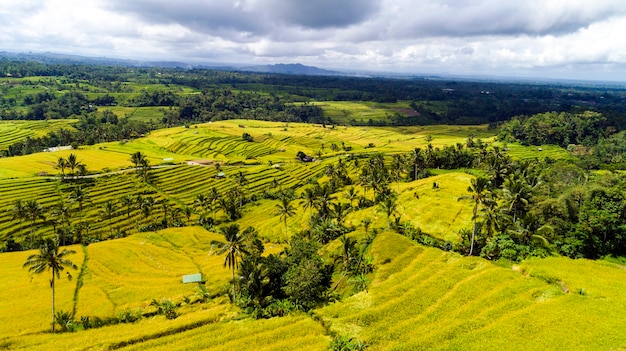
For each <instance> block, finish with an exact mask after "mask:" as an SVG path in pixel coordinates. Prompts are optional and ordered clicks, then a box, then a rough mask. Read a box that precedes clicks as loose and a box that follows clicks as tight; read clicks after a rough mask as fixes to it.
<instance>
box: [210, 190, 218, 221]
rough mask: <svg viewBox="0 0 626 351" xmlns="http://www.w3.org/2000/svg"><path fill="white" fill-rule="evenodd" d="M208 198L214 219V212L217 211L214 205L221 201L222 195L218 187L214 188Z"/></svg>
mask: <svg viewBox="0 0 626 351" xmlns="http://www.w3.org/2000/svg"><path fill="white" fill-rule="evenodd" d="M207 197H208V199H209V205H210V206H211V219H214V218H213V216H214V213H213V210H214V209H215V207H214V204H215V203H216V202H217V201H218V200H219V199H220V193H219V191H218V190H217V188H216V187H212V188H211V191H209V195H208V196H207Z"/></svg>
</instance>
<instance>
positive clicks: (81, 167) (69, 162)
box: [55, 154, 87, 179]
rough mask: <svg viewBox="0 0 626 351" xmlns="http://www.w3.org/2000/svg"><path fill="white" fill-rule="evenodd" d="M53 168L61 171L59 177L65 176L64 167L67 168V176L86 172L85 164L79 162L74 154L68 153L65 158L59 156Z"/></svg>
mask: <svg viewBox="0 0 626 351" xmlns="http://www.w3.org/2000/svg"><path fill="white" fill-rule="evenodd" d="M55 168H56V169H58V170H60V171H61V179H64V178H65V176H66V174H65V170H66V169H67V170H69V173H68V174H67V176H69V177H71V178H75V177H76V176H84V175H86V174H87V166H86V165H85V164H84V163H82V162H80V161H79V160H78V158H77V157H76V155H75V154H70V155H69V156H68V157H67V158H63V157H59V159H58V160H57V163H56V165H55Z"/></svg>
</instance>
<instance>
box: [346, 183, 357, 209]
mask: <svg viewBox="0 0 626 351" xmlns="http://www.w3.org/2000/svg"><path fill="white" fill-rule="evenodd" d="M343 196H345V198H346V200H348V201H350V207H354V206H352V203H353V202H354V200H356V198H357V197H358V196H359V194H358V192H357V191H356V188H355V187H353V186H351V187H349V188H348V190H346V192H345V193H343Z"/></svg>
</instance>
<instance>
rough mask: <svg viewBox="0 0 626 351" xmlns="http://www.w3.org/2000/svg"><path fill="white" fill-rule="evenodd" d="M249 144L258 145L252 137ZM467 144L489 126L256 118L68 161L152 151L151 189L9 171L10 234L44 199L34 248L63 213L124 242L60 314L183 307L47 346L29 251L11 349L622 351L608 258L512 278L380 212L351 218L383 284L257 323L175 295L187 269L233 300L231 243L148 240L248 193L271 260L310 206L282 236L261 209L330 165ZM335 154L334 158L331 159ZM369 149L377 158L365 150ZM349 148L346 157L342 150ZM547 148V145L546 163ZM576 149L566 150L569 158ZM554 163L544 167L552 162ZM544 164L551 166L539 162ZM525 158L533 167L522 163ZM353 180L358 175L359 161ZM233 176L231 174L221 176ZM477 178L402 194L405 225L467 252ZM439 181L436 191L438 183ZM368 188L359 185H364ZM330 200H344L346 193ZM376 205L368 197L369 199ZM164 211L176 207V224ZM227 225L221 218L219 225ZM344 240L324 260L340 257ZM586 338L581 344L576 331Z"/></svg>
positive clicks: (4, 229) (280, 226)
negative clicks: (18, 207)
mask: <svg viewBox="0 0 626 351" xmlns="http://www.w3.org/2000/svg"><path fill="white" fill-rule="evenodd" d="M243 132H247V133H249V134H251V135H252V136H253V138H254V142H245V141H243V140H242V139H241V134H242V133H243ZM470 134H473V135H476V136H477V137H481V138H484V139H485V140H487V141H488V142H490V141H491V140H492V139H491V137H492V134H491V132H490V131H487V130H486V128H485V127H484V126H481V127H456V126H439V127H411V128H393V129H392V128H371V127H350V128H348V127H335V128H329V127H327V128H323V127H322V126H315V125H304V124H285V123H271V122H262V121H224V122H217V123H210V124H202V125H197V126H191V127H190V128H183V127H178V128H170V129H164V130H159V131H155V132H153V133H151V134H150V135H148V136H147V137H145V138H140V139H136V140H132V141H129V142H126V143H107V144H99V145H94V146H92V147H85V148H83V149H81V150H73V151H71V152H72V153H75V154H77V155H78V158H79V160H81V162H84V163H85V164H86V165H87V166H88V169H90V170H93V171H95V172H107V171H109V170H120V169H124V168H127V167H130V161H129V158H130V154H132V153H134V152H136V151H141V152H143V153H145V154H146V155H147V156H148V158H149V160H150V164H151V165H161V164H163V165H165V167H163V168H155V169H152V170H150V182H149V183H148V184H146V183H144V182H143V181H142V180H141V179H140V178H138V177H137V176H136V175H135V174H134V172H133V171H127V172H124V173H119V174H109V175H103V176H100V177H96V178H93V179H82V180H66V181H64V182H60V181H59V180H58V179H56V178H54V177H52V176H49V177H37V176H34V174H36V173H37V172H39V171H41V170H46V171H48V172H50V173H51V174H55V173H56V172H57V171H56V170H54V169H53V168H52V165H53V164H54V162H55V161H56V159H57V158H58V157H61V156H62V157H67V156H68V155H69V153H70V151H62V152H53V153H46V154H35V155H29V156H24V157H20V158H11V159H0V193H1V194H2V196H1V197H0V210H1V211H0V239H1V240H3V241H6V240H7V239H9V238H13V239H15V240H16V241H18V242H20V241H22V242H24V241H26V240H28V237H29V235H30V229H31V225H32V224H33V223H31V222H30V221H28V220H25V221H21V222H20V221H19V220H16V219H12V213H11V211H10V209H11V207H12V206H13V203H14V201H16V200H29V199H36V200H37V201H38V202H39V203H40V204H41V205H42V206H43V207H44V208H45V209H46V219H45V220H44V219H38V220H36V221H35V223H34V224H35V225H34V226H33V229H34V232H33V234H34V236H36V237H38V236H50V235H51V234H52V230H53V226H52V224H51V222H50V221H51V220H52V219H54V218H55V215H53V213H52V211H51V210H52V208H53V207H54V206H55V205H57V204H58V203H60V202H63V203H65V204H66V205H67V206H68V207H69V208H70V212H71V218H70V222H71V224H72V226H76V225H77V224H79V223H88V226H87V229H86V230H85V232H84V233H83V235H85V236H86V237H88V238H90V239H93V241H97V240H99V239H105V238H108V237H109V236H116V235H118V233H119V234H123V235H121V236H125V235H127V234H132V235H130V236H127V237H124V238H121V239H115V240H108V241H102V242H97V243H92V244H90V245H88V246H84V247H80V246H74V247H72V248H73V249H74V250H76V251H77V254H75V255H73V256H72V257H71V258H72V260H73V261H74V262H75V263H76V264H77V265H78V266H82V270H81V271H80V272H74V278H75V280H73V281H72V282H68V281H67V280H65V279H63V280H61V281H59V282H58V285H57V309H58V310H64V311H70V310H72V309H76V316H77V319H79V318H80V316H90V317H91V318H96V317H97V318H102V319H105V318H114V317H115V316H116V315H117V314H118V313H121V312H124V311H137V310H140V311H143V312H149V311H152V310H151V309H153V308H154V307H150V306H149V304H150V302H151V301H152V299H157V300H159V299H171V300H172V301H175V302H179V303H181V304H182V306H181V307H180V309H179V312H180V316H179V317H178V318H177V319H175V320H167V319H165V318H164V317H163V316H152V317H146V318H144V319H142V320H141V321H139V322H136V323H132V324H120V325H110V326H106V327H102V328H97V329H90V330H87V331H79V332H76V333H63V334H49V333H45V332H44V331H46V330H47V329H48V328H49V323H50V321H49V313H48V311H49V298H50V290H49V288H48V283H47V278H46V277H44V276H35V277H32V278H31V277H30V276H29V275H28V273H27V272H26V270H25V269H22V268H21V267H22V264H23V262H24V261H25V259H26V257H27V255H28V254H30V253H32V251H25V252H14V253H5V254H2V255H0V266H2V267H5V268H4V270H3V273H5V274H4V277H5V279H4V280H3V281H2V282H0V308H2V309H3V310H5V311H8V310H10V311H11V312H12V313H6V314H5V315H4V316H3V317H2V319H1V320H0V322H1V323H0V348H6V349H23V350H49V349H67V350H86V349H122V350H123V349H128V350H139V349H155V350H187V349H208V350H226V349H228V350H232V349H242V350H284V349H290V350H292V349H293V350H297V349H302V350H324V349H327V348H328V346H329V343H330V341H331V340H332V338H333V336H332V335H347V336H349V337H354V338H356V339H359V340H362V341H363V342H365V343H367V344H368V345H369V348H368V349H371V350H389V349H394V350H419V349H435V350H485V349H513V350H515V349H518V350H546V349H551V350H552V349H555V350H558V349H562V350H571V349H589V350H615V349H619V347H622V348H624V347H626V335H625V334H624V332H623V327H622V324H623V323H622V322H623V306H626V297H624V293H623V292H624V291H626V286H625V284H626V270H625V269H624V268H623V267H621V266H619V265H616V264H612V263H607V262H603V261H598V262H593V261H586V260H577V261H573V260H569V259H564V258H548V259H533V260H528V261H525V262H523V263H522V264H520V265H519V266H515V267H502V266H497V265H494V264H492V263H491V262H488V261H486V260H483V259H480V258H475V257H472V258H467V257H462V256H460V255H458V254H455V253H451V252H444V251H441V250H438V249H433V248H427V247H422V246H419V245H416V244H414V243H413V242H411V241H410V240H409V239H407V238H405V237H402V236H399V235H397V234H392V233H390V232H387V231H385V229H386V227H387V218H386V216H385V214H384V213H383V212H382V211H381V210H380V209H379V208H377V206H374V207H371V208H366V209H359V210H355V211H353V212H351V213H349V214H348V215H347V217H346V219H345V223H346V225H348V226H352V227H354V228H355V231H354V232H353V233H351V234H350V235H351V236H354V237H356V238H359V237H361V236H364V234H365V231H364V228H363V226H362V224H361V221H362V219H364V218H370V219H372V224H371V228H376V229H377V231H381V233H380V234H378V236H377V237H376V239H375V241H374V243H373V246H372V248H371V249H370V251H371V254H372V255H373V256H374V266H375V272H374V273H372V274H370V275H369V276H368V279H369V281H370V282H371V284H370V285H369V287H368V289H367V291H364V292H360V293H358V294H355V295H353V296H350V297H345V298H343V299H342V300H339V301H337V302H334V303H332V304H331V305H329V306H326V307H323V308H320V309H318V310H315V311H313V312H312V313H311V314H303V313H294V314H291V315H289V316H287V317H281V318H272V319H269V320H254V319H251V318H248V317H247V316H245V315H243V314H241V311H239V310H238V309H237V308H235V307H233V306H232V305H230V304H229V303H228V301H226V298H225V297H224V296H223V295H221V296H222V297H216V298H215V299H214V300H211V301H209V302H207V303H194V301H195V299H196V296H197V292H198V288H197V287H196V286H195V285H193V284H192V285H187V284H182V283H181V277H182V275H184V274H191V273H196V272H202V273H203V276H204V277H205V279H206V287H207V289H208V290H209V292H210V293H211V294H212V296H220V295H219V293H220V292H223V291H224V289H226V288H227V284H228V281H229V279H230V271H229V270H227V269H225V268H224V267H223V262H224V261H223V257H219V256H213V255H210V253H211V252H212V249H211V245H210V242H211V241H212V240H220V239H222V237H221V236H220V235H218V234H216V233H214V232H209V231H207V230H205V229H203V228H200V227H189V226H187V227H183V228H170V229H166V230H163V231H156V232H155V231H153V230H151V231H147V232H144V233H138V231H139V229H140V228H141V227H143V226H146V225H149V224H151V223H158V222H159V221H160V220H161V219H162V218H163V217H164V216H165V208H164V207H163V206H162V205H161V203H167V204H168V205H169V207H168V211H173V210H174V209H175V208H178V209H183V208H186V207H188V208H192V209H193V211H192V213H191V216H190V218H189V219H188V218H185V216H184V215H181V219H182V220H183V221H184V222H185V223H193V222H194V221H195V220H196V219H198V218H199V216H200V213H201V210H200V209H197V208H196V206H195V205H194V200H195V198H196V196H197V195H198V194H205V195H206V194H208V193H209V191H211V189H213V188H215V189H217V190H218V192H219V193H222V194H223V193H225V192H226V191H228V190H229V189H231V188H232V187H234V186H236V185H237V175H238V174H239V172H241V173H243V174H244V175H245V178H246V184H244V185H243V186H242V189H243V191H244V192H245V193H246V194H247V195H248V196H255V197H257V200H255V201H252V202H251V203H249V204H247V205H245V206H244V208H243V217H242V218H241V219H239V220H238V223H239V225H240V227H242V228H245V227H247V226H254V227H255V228H256V229H257V230H258V231H259V235H260V237H261V238H262V239H263V240H264V242H265V245H266V249H267V252H268V253H277V252H279V251H280V250H281V249H282V245H281V243H283V242H285V241H286V240H288V239H289V236H290V235H293V233H297V232H299V231H301V230H302V229H305V228H308V225H309V216H310V211H308V210H305V209H304V208H303V206H302V204H300V202H299V200H295V201H294V202H293V204H294V206H295V207H296V211H295V215H293V216H292V217H290V218H288V221H287V230H285V226H284V223H283V222H282V221H281V220H280V218H279V217H278V216H276V215H275V211H276V204H277V203H278V201H277V200H271V199H262V195H263V194H264V193H265V192H275V191H278V190H279V189H280V188H283V189H287V188H293V189H294V190H295V192H296V195H299V194H300V193H301V192H302V191H303V189H305V188H306V187H308V186H311V184H312V183H314V182H315V181H316V180H318V179H321V180H324V179H326V178H325V177H326V176H325V175H324V169H325V167H326V166H327V165H331V164H335V163H336V162H337V161H338V160H339V159H340V158H343V157H345V155H346V154H347V153H352V154H356V155H359V154H370V153H374V152H384V153H399V152H407V151H411V150H413V148H415V147H422V148H423V147H425V145H426V144H427V141H426V139H427V136H431V137H432V138H433V140H432V143H433V145H434V146H436V147H440V146H444V145H454V144H456V143H463V142H464V141H465V139H466V138H467V136H468V135H470ZM332 144H335V146H338V149H339V150H337V151H333V147H332ZM370 144H373V145H374V146H373V147H371V146H370ZM345 146H350V147H351V148H352V149H351V150H350V151H344V150H342V149H341V147H345ZM509 147H510V148H511V153H512V154H515V155H517V156H516V157H521V158H527V157H526V156H524V153H528V155H532V154H533V153H534V152H533V150H532V149H528V148H524V147H522V146H518V145H514V146H509ZM298 151H303V152H305V153H307V154H309V155H314V156H316V157H317V155H316V154H317V153H318V152H319V153H321V154H322V158H321V159H319V160H316V161H315V162H312V163H303V162H300V161H297V160H296V154H297V152H298ZM535 151H536V150H535ZM543 152H548V153H549V155H552V156H550V157H555V158H559V157H567V152H566V151H562V150H560V149H544V151H543ZM563 152H565V154H563ZM542 155H544V154H542ZM545 155H548V154H545ZM528 157H531V156H528ZM198 159H202V160H211V161H219V165H220V166H219V170H218V168H217V167H216V166H214V165H206V166H203V165H187V164H185V163H184V161H187V160H198ZM349 167H351V166H349ZM218 172H223V173H224V177H217V175H218ZM471 178H472V176H471V175H470V174H466V173H461V172H458V171H455V172H441V173H440V174H439V175H436V176H434V177H431V178H428V179H423V180H418V181H414V182H400V183H392V184H391V185H390V186H391V188H392V189H393V190H395V191H397V192H398V193H399V194H400V195H399V199H398V200H399V201H398V203H399V204H400V206H399V207H398V210H397V212H398V213H397V215H399V216H401V218H402V220H403V221H404V220H406V221H409V222H410V223H411V224H413V225H414V226H415V227H419V228H420V229H421V230H423V231H424V232H425V233H428V234H430V235H432V236H434V237H436V238H439V239H442V240H445V241H449V242H451V243H454V242H457V241H458V240H459V238H458V234H457V233H458V231H459V230H461V229H463V228H469V226H470V224H471V209H472V206H471V203H470V202H469V201H459V198H460V197H461V196H463V195H466V194H467V186H468V184H469V183H470V179H471ZM433 182H437V183H438V184H439V187H436V188H435V187H433V186H432V184H433ZM78 186H80V187H81V189H82V190H83V191H84V192H85V193H86V195H87V196H86V200H85V203H84V204H83V207H84V210H83V211H82V212H81V211H79V204H78V203H77V202H75V201H72V200H71V197H70V194H71V192H72V191H74V190H75V189H76V188H77V187H78ZM355 188H356V190H357V192H359V193H362V192H363V191H364V189H363V188H362V187H361V186H359V185H355ZM344 190H345V189H343V190H342V192H338V193H336V194H333V196H334V197H335V198H336V199H338V201H340V202H344V203H347V202H349V200H348V199H347V198H346V197H345V195H344V193H343V191H344ZM129 195H130V196H131V197H132V198H133V199H136V198H137V197H138V196H142V197H152V198H154V199H155V202H156V203H155V205H154V207H153V208H152V210H151V211H150V213H148V214H147V215H146V214H144V213H142V212H141V211H140V209H138V208H137V207H136V206H135V205H132V206H131V207H128V206H127V205H124V204H122V203H121V201H120V200H121V199H123V198H125V197H127V196H129ZM366 196H368V197H369V196H372V195H371V190H369V193H366ZM107 202H113V203H114V204H115V205H116V207H115V211H114V214H113V216H112V217H111V218H110V219H107V218H105V217H103V216H102V214H101V209H102V208H103V207H104V205H105V204H106V203H107ZM170 213H171V212H170ZM210 215H211V216H212V217H214V218H216V219H217V220H218V221H225V218H226V216H225V214H224V213H223V212H222V211H221V210H213V212H212V213H211V214H210ZM339 245H340V243H339V242H338V241H336V242H332V243H330V244H329V245H328V246H327V247H325V248H324V250H323V251H324V253H326V254H328V253H329V252H334V251H336V250H335V249H337V248H339ZM572 330H576V331H577V332H576V333H572Z"/></svg>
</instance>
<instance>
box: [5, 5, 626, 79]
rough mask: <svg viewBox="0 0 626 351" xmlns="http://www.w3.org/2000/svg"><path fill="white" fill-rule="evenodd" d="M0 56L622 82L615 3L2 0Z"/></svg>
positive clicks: (625, 66) (622, 36)
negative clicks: (21, 54)
mask: <svg viewBox="0 0 626 351" xmlns="http://www.w3.org/2000/svg"><path fill="white" fill-rule="evenodd" d="M0 50H5V51H17V52H26V51H32V52H42V51H51V52H58V53H68V54H79V55H88V56H107V57H115V58H131V59H141V60H155V61H156V60H177V61H183V62H189V63H207V62H210V63H214V62H225V63H246V64H265V63H296V62H298V63H302V64H306V65H313V66H317V67H321V68H327V69H343V70H346V69H348V70H374V71H387V72H410V73H418V74H457V75H460V74H462V75H494V76H525V77H553V78H574V79H597V80H621V81H626V1H624V0H510V1H509V0H472V1H469V0H239V1H228V0H2V1H0Z"/></svg>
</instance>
